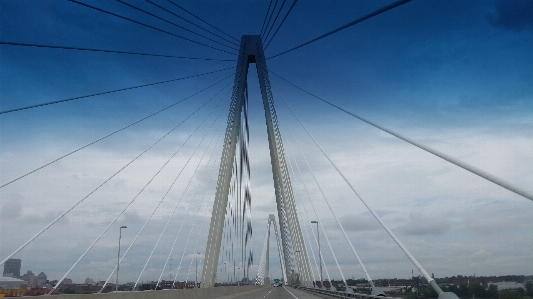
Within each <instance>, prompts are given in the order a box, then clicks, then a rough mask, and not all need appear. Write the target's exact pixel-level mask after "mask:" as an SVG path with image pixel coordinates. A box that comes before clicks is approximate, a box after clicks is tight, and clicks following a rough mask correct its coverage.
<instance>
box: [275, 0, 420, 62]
mask: <svg viewBox="0 0 533 299" xmlns="http://www.w3.org/2000/svg"><path fill="white" fill-rule="evenodd" d="M409 1H411V0H400V1H396V2H394V3H392V4H389V5H387V6H384V7H382V8H380V9H378V10H375V11H373V12H371V13H369V14H367V15H365V16H363V17H360V18H358V19H356V20H354V21H352V22H350V23H348V24H345V25H342V26H341V27H339V28H336V29H333V30H331V31H329V32H327V33H324V34H322V35H321V36H319V37H316V38H313V39H312V40H310V41H307V42H305V43H303V44H301V45H299V46H296V47H294V48H291V49H289V50H287V51H285V52H281V53H279V54H276V55H274V56H271V57H269V58H267V59H271V58H274V57H278V56H281V55H283V54H286V53H289V52H292V51H294V50H296V49H299V48H301V47H303V46H307V45H309V44H311V43H314V42H316V41H317V40H320V39H323V38H324V37H326V36H329V35H332V34H334V33H337V32H339V31H341V30H344V29H346V28H348V27H351V26H353V25H355V24H358V23H361V22H363V21H365V20H368V19H370V18H372V17H375V16H377V15H379V14H381V13H384V12H386V11H388V10H391V9H393V8H395V7H398V6H400V5H403V4H405V3H407V2H409Z"/></svg>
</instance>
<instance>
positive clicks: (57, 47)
mask: <svg viewBox="0 0 533 299" xmlns="http://www.w3.org/2000/svg"><path fill="white" fill-rule="evenodd" d="M0 45H9V46H22V47H35V48H49V49H62V50H77V51H90V52H102V53H116V54H128V55H140V56H151V57H164V58H178V59H191V60H208V61H236V60H235V59H215V58H201V57H187V56H176V55H166V54H154V53H141V52H130V51H118V50H108V49H95V48H82V47H67V46H54V45H43V44H30V43H17V42H8V41H0Z"/></svg>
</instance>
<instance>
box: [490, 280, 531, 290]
mask: <svg viewBox="0 0 533 299" xmlns="http://www.w3.org/2000/svg"><path fill="white" fill-rule="evenodd" d="M491 284H493V285H495V286H498V290H507V289H518V288H523V289H525V287H526V285H525V284H524V283H520V282H515V281H501V282H489V285H491Z"/></svg>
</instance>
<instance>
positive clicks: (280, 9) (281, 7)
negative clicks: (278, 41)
mask: <svg viewBox="0 0 533 299" xmlns="http://www.w3.org/2000/svg"><path fill="white" fill-rule="evenodd" d="M285 2H287V0H283V2H281V6H280V8H279V10H278V13H277V14H276V17H275V18H274V21H272V25H271V26H270V28H269V29H268V31H266V30H265V36H264V37H263V39H264V40H266V39H267V38H268V36H269V35H270V32H272V28H274V25H276V21H277V20H278V18H279V14H280V13H281V11H282V10H283V6H285Z"/></svg>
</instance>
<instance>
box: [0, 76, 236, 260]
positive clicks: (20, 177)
mask: <svg viewBox="0 0 533 299" xmlns="http://www.w3.org/2000/svg"><path fill="white" fill-rule="evenodd" d="M231 76H232V75H229V76H227V77H225V78H224V79H222V80H220V81H217V82H216V83H214V84H211V85H209V86H208V87H206V88H204V89H202V90H200V91H198V92H195V93H193V94H192V95H190V96H188V97H186V98H184V99H182V100H180V101H177V102H175V103H173V104H171V105H169V106H167V107H165V108H163V109H160V110H158V111H156V112H154V113H152V114H149V115H148V116H145V117H143V118H141V119H139V120H137V121H135V122H133V123H131V124H129V125H127V126H125V127H122V128H120V129H118V130H116V131H114V132H111V133H109V134H107V135H105V136H103V137H100V138H98V139H96V140H94V141H92V142H90V143H87V144H86V145H84V146H82V147H80V148H78V149H75V150H73V151H71V152H69V153H67V154H64V155H63V156H61V157H59V158H56V159H54V160H52V161H50V162H48V163H46V164H44V165H41V166H39V167H37V168H35V169H34V170H32V171H30V172H27V173H25V174H23V175H21V176H19V177H17V178H15V179H12V180H10V181H8V182H6V183H3V184H2V185H0V189H1V188H4V187H5V186H7V185H9V184H12V183H14V182H16V181H18V180H20V179H22V178H24V177H26V176H28V175H30V174H32V173H34V172H36V171H39V170H41V169H43V168H45V167H47V166H49V165H51V164H53V163H55V162H57V161H59V160H61V159H63V158H66V157H68V156H70V155H72V154H74V153H76V152H79V151H80V150H82V149H84V148H86V147H89V146H91V145H93V144H95V143H97V142H99V141H102V140H104V139H106V138H108V137H110V136H112V135H115V134H116V133H118V132H121V131H123V130H126V129H127V128H129V127H132V126H134V125H136V124H138V123H140V122H142V121H144V120H147V119H148V118H150V117H152V116H155V115H157V114H159V113H161V112H163V111H165V110H167V109H170V108H172V107H174V106H176V105H177V104H179V103H181V102H183V101H186V100H188V99H190V98H192V97H193V96H195V95H197V94H199V93H201V92H203V91H205V90H207V89H209V88H211V87H213V86H215V85H216V84H218V83H220V82H222V81H224V80H226V79H227V78H229V77H231ZM0 265H1V263H0Z"/></svg>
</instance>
